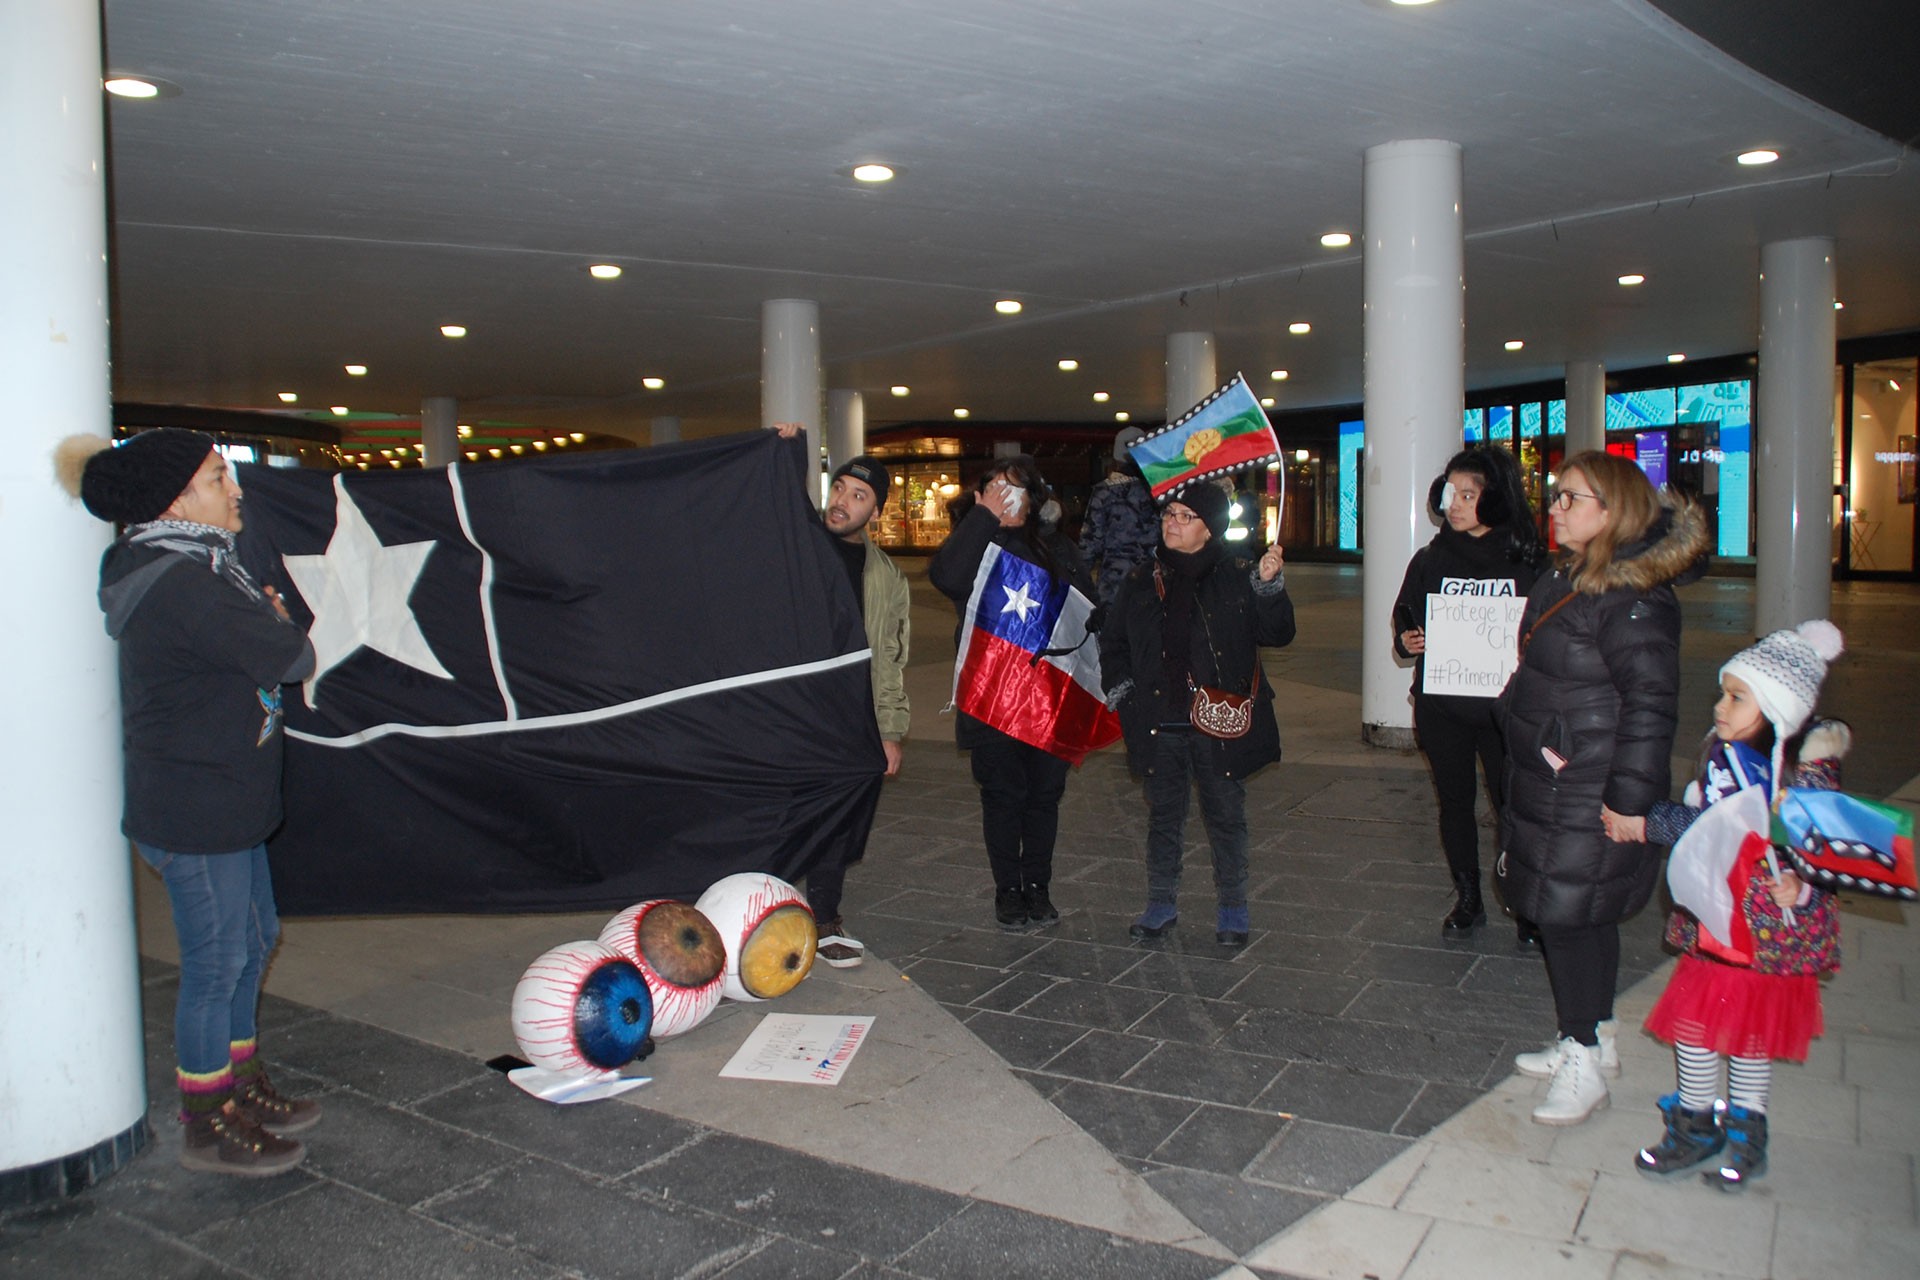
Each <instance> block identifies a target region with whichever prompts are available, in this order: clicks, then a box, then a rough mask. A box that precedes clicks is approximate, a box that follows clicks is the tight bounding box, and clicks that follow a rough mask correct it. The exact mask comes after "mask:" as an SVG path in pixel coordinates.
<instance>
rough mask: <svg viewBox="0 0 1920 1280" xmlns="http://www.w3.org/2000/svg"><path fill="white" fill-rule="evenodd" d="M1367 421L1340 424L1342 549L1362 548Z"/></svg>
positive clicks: (1356, 549)
mask: <svg viewBox="0 0 1920 1280" xmlns="http://www.w3.org/2000/svg"><path fill="white" fill-rule="evenodd" d="M1366 443H1367V424H1366V422H1365V421H1364V420H1362V419H1359V418H1356V419H1354V420H1353V421H1352V422H1343V423H1341V424H1340V549H1341V550H1342V551H1358V550H1359V549H1360V455H1361V454H1362V453H1363V452H1365V450H1366Z"/></svg>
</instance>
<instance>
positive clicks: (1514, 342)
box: [1507, 338, 1527, 351]
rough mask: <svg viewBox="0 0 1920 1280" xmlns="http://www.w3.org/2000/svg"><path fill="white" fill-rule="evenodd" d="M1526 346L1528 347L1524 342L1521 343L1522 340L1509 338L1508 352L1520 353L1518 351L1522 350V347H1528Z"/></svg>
mask: <svg viewBox="0 0 1920 1280" xmlns="http://www.w3.org/2000/svg"><path fill="white" fill-rule="evenodd" d="M1526 345H1527V344H1526V343H1524V342H1522V341H1521V340H1520V339H1518V338H1508V339H1507V350H1509V351H1518V350H1520V349H1521V348H1522V347H1524V346H1526Z"/></svg>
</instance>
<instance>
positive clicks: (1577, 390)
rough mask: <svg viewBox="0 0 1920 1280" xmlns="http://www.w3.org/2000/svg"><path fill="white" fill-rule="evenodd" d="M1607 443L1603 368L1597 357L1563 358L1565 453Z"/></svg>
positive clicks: (1605, 384)
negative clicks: (1582, 358) (1567, 359)
mask: <svg viewBox="0 0 1920 1280" xmlns="http://www.w3.org/2000/svg"><path fill="white" fill-rule="evenodd" d="M1606 447H1607V369H1606V366H1605V365H1603V364H1601V363H1600V362H1599V361H1598V360H1569V361H1567V456H1568V457H1569V458H1571V457H1572V456H1573V455H1574V454H1576V453H1585V452H1586V451H1588V450H1589V449H1591V450H1594V451H1596V452H1598V451H1601V450H1604V449H1605V448H1606Z"/></svg>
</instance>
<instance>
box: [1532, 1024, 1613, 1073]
mask: <svg viewBox="0 0 1920 1280" xmlns="http://www.w3.org/2000/svg"><path fill="white" fill-rule="evenodd" d="M1597 1030H1598V1031H1599V1032H1600V1074H1601V1075H1603V1076H1606V1077H1608V1078H1610V1079H1618V1078H1619V1075H1620V1046H1619V1045H1618V1044H1617V1043H1615V1041H1614V1037H1615V1036H1616V1035H1618V1034H1619V1031H1620V1020H1619V1019H1618V1018H1608V1019H1607V1020H1606V1021H1605V1022H1602V1023H1600V1024H1599V1025H1598V1027H1597ZM1572 1043H1574V1042H1573V1041H1571V1040H1559V1041H1555V1042H1554V1043H1553V1044H1550V1045H1548V1046H1547V1047H1546V1048H1544V1049H1536V1050H1534V1051H1533V1052H1532V1053H1516V1054H1514V1055H1513V1069H1514V1070H1515V1071H1518V1072H1519V1073H1520V1074H1521V1075H1523V1076H1532V1077H1533V1078H1534V1079H1536V1080H1551V1079H1553V1073H1554V1071H1555V1070H1557V1069H1558V1068H1559V1066H1560V1046H1561V1045H1563V1044H1572Z"/></svg>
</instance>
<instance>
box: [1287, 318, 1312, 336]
mask: <svg viewBox="0 0 1920 1280" xmlns="http://www.w3.org/2000/svg"><path fill="white" fill-rule="evenodd" d="M1287 332H1288V333H1292V334H1301V333H1312V332H1313V326H1312V325H1310V324H1308V323H1307V322H1306V321H1305V320H1295V321H1294V322H1293V323H1292V324H1290V325H1288V326H1287Z"/></svg>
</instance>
